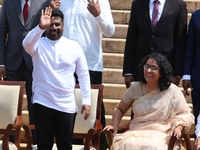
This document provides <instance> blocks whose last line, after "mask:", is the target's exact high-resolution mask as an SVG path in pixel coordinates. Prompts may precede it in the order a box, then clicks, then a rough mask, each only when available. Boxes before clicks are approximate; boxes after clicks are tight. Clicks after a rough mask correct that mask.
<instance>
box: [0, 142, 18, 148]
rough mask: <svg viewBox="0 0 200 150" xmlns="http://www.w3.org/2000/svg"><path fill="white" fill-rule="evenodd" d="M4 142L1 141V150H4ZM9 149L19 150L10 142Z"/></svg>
mask: <svg viewBox="0 0 200 150" xmlns="http://www.w3.org/2000/svg"><path fill="white" fill-rule="evenodd" d="M2 142H3V141H2V140H0V150H2ZM9 149H10V150H17V147H16V145H15V144H14V143H11V142H9Z"/></svg>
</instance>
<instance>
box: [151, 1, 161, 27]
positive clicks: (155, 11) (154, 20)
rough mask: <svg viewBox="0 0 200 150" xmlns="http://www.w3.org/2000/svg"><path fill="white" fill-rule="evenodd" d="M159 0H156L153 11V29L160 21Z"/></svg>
mask: <svg viewBox="0 0 200 150" xmlns="http://www.w3.org/2000/svg"><path fill="white" fill-rule="evenodd" d="M158 4H159V1H158V0H154V7H153V13H152V27H153V29H154V28H155V27H156V25H157V23H158Z"/></svg>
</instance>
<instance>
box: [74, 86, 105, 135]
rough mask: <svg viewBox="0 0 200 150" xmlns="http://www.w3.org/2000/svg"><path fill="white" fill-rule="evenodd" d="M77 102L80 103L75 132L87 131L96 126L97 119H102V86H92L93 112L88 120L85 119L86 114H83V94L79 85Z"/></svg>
mask: <svg viewBox="0 0 200 150" xmlns="http://www.w3.org/2000/svg"><path fill="white" fill-rule="evenodd" d="M76 103H77V105H78V112H77V116H76V121H75V126H74V132H75V133H87V132H88V130H89V129H91V128H93V127H94V126H95V123H96V119H99V120H100V114H101V109H100V108H98V107H101V103H102V86H101V85H100V86H95V85H92V86H91V113H90V116H89V118H88V119H87V120H84V118H83V117H84V114H81V106H82V95H81V90H80V88H79V87H78V86H77V87H76ZM97 108H98V109H97Z"/></svg>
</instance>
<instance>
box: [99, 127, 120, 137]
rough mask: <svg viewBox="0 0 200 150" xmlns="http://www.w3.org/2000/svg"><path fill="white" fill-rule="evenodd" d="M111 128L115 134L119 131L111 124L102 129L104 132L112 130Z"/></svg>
mask: <svg viewBox="0 0 200 150" xmlns="http://www.w3.org/2000/svg"><path fill="white" fill-rule="evenodd" d="M110 130H111V131H113V136H114V135H115V134H116V133H117V129H115V128H114V127H113V126H111V125H108V126H106V127H105V128H104V129H103V130H102V131H103V132H104V131H110Z"/></svg>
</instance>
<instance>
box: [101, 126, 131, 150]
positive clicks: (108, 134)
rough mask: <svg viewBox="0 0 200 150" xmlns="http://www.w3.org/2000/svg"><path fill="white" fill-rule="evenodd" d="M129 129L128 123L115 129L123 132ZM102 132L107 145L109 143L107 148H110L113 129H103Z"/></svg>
mask: <svg viewBox="0 0 200 150" xmlns="http://www.w3.org/2000/svg"><path fill="white" fill-rule="evenodd" d="M128 129H129V124H126V125H124V126H121V127H119V129H118V130H117V133H124V132H126V131H127V130H128ZM104 133H105V134H106V136H107V141H108V145H109V149H110V148H111V145H112V142H113V138H114V136H113V130H109V131H104Z"/></svg>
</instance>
